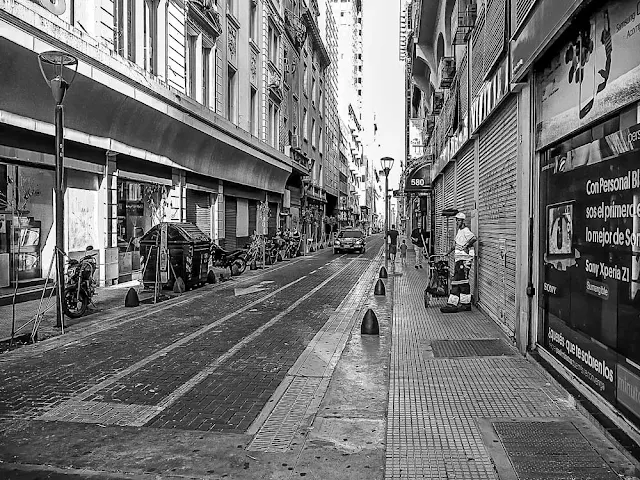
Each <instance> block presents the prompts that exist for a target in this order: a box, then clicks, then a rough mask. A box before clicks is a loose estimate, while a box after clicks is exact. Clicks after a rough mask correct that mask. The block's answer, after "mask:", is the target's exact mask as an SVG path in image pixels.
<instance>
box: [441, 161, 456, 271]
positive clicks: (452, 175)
mask: <svg viewBox="0 0 640 480" xmlns="http://www.w3.org/2000/svg"><path fill="white" fill-rule="evenodd" d="M455 207H456V165H455V163H454V162H450V163H449V165H448V166H447V168H446V169H445V171H444V208H455ZM442 221H443V222H444V231H443V237H444V238H443V239H442V245H443V247H442V249H441V250H440V251H441V252H448V251H449V249H450V248H451V245H453V240H454V238H455V235H456V234H455V230H456V222H455V220H454V219H453V218H451V217H443V219H442ZM453 266H454V258H453V255H450V256H449V269H450V270H451V271H452V272H453Z"/></svg>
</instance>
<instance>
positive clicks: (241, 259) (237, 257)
mask: <svg viewBox="0 0 640 480" xmlns="http://www.w3.org/2000/svg"><path fill="white" fill-rule="evenodd" d="M210 252H211V263H212V264H213V266H214V267H221V268H228V269H229V270H230V271H231V275H240V274H241V273H242V272H244V271H245V269H246V268H247V260H246V255H247V251H246V250H243V249H236V250H233V251H231V252H229V251H227V250H225V249H224V248H222V247H221V246H220V245H218V244H217V243H215V242H211V249H210Z"/></svg>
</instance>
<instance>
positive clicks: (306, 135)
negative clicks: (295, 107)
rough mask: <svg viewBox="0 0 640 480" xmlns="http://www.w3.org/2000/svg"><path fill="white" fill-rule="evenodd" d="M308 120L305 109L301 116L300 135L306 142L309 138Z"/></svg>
mask: <svg viewBox="0 0 640 480" xmlns="http://www.w3.org/2000/svg"><path fill="white" fill-rule="evenodd" d="M308 132H309V119H308V118H307V109H306V108H305V109H304V110H303V114H302V134H303V135H304V139H305V140H307V139H308V138H309V133H308Z"/></svg>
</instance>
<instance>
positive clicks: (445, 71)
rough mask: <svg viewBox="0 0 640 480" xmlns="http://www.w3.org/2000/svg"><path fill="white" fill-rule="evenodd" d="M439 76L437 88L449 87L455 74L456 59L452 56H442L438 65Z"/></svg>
mask: <svg viewBox="0 0 640 480" xmlns="http://www.w3.org/2000/svg"><path fill="white" fill-rule="evenodd" d="M438 73H439V77H440V86H439V88H451V84H452V83H453V80H454V78H455V76H456V60H455V58H453V57H442V58H441V59H440V65H438Z"/></svg>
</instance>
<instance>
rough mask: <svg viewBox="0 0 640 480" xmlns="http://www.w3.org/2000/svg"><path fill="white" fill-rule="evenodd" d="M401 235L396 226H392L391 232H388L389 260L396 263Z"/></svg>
mask: <svg viewBox="0 0 640 480" xmlns="http://www.w3.org/2000/svg"><path fill="white" fill-rule="evenodd" d="M399 235H400V233H398V231H397V230H396V226H395V225H391V230H389V231H388V232H387V239H388V242H389V258H391V260H392V261H394V262H395V261H396V253H397V252H398V236H399Z"/></svg>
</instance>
